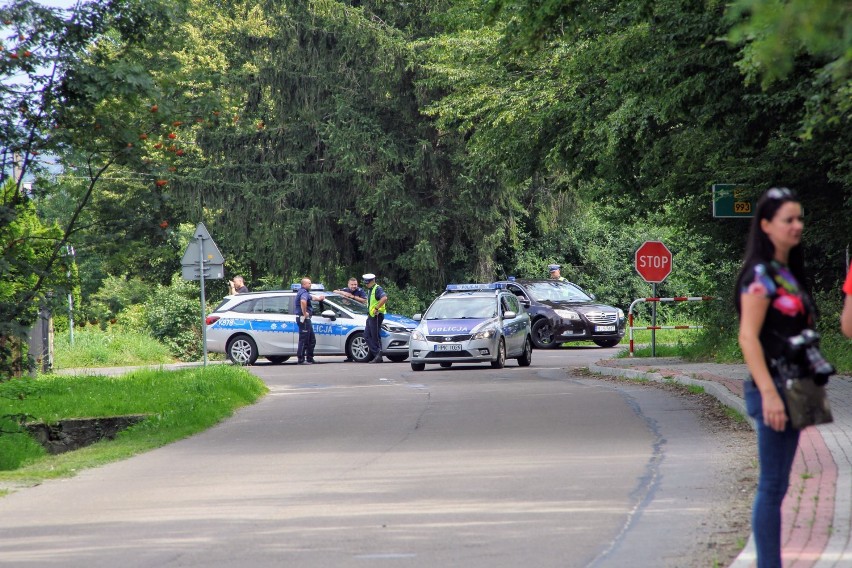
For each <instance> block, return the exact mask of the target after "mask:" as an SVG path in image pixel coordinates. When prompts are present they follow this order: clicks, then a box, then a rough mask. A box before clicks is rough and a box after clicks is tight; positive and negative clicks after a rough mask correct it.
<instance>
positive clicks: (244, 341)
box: [228, 335, 257, 365]
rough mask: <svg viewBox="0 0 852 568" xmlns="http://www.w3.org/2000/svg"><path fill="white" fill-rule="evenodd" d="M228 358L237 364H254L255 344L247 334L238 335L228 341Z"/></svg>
mask: <svg viewBox="0 0 852 568" xmlns="http://www.w3.org/2000/svg"><path fill="white" fill-rule="evenodd" d="M228 359H230V360H231V361H233V362H234V363H236V364H237V365H254V362H255V361H257V344H256V343H255V342H254V339H252V338H251V337H249V336H248V335H238V336H236V337H233V338H231V340H230V341H229V342H228Z"/></svg>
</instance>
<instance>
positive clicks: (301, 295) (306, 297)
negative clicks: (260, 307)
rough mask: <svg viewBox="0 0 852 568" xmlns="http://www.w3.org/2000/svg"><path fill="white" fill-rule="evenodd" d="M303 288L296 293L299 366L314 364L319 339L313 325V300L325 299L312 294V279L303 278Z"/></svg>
mask: <svg viewBox="0 0 852 568" xmlns="http://www.w3.org/2000/svg"><path fill="white" fill-rule="evenodd" d="M301 284H302V287H301V288H299V291H298V292H296V310H295V311H296V324H297V325H298V326H299V345H298V346H297V348H296V362H297V363H298V364H299V365H304V364H307V365H313V364H314V362H315V361H314V347H316V344H317V337H316V334H314V326H313V325H312V324H311V316H313V315H314V308H313V304H312V303H311V301H312V300H317V301H319V302H321V301H322V300H324V299H325V296H323V295H313V294H311V279H310V278H302V282H301Z"/></svg>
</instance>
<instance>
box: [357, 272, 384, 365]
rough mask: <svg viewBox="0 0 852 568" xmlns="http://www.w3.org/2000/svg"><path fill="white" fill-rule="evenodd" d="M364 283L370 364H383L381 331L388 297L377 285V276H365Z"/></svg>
mask: <svg viewBox="0 0 852 568" xmlns="http://www.w3.org/2000/svg"><path fill="white" fill-rule="evenodd" d="M361 278H362V280H363V281H364V286H366V287H367V310H368V312H369V316H367V328H366V329H365V330H364V339H366V340H367V346H368V347H369V348H370V356H371V359H370V363H381V362H382V338H381V335H379V330H380V329H381V328H382V321H383V320H384V319H385V311H386V309H385V304H387V302H388V295H387V294H385V291H384V290H382V287H381V286H378V285H377V284H376V275H375V274H365V275H364V276H362V277H361Z"/></svg>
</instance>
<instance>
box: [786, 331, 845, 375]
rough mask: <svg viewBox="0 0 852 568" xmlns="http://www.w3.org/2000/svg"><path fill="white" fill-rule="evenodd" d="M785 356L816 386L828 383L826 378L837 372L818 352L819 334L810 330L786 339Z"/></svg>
mask: <svg viewBox="0 0 852 568" xmlns="http://www.w3.org/2000/svg"><path fill="white" fill-rule="evenodd" d="M787 356H788V358H789V360H790V362H792V363H795V364H797V365H798V366H799V368H800V369H801V370H802V371H804V372H803V373H802V375H803V376H812V377H813V378H814V382H815V383H816V384H818V385H824V384H825V383H827V382H828V377H830V376H831V375H833V374H835V373H836V372H837V370H836V369H835V368H834V365H832V364H831V363H829V362H828V361H827V360H826V358H825V357H823V355H822V352H821V351H820V350H819V334H818V333H817V332H815V331H814V330H812V329H804V330H802V332H801V333H800V334H799V335H794V336H793V337H790V338H788V339H787Z"/></svg>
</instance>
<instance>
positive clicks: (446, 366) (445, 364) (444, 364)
mask: <svg viewBox="0 0 852 568" xmlns="http://www.w3.org/2000/svg"><path fill="white" fill-rule="evenodd" d="M441 366H442V367H443V368H445V369H449V368H450V367H452V366H453V364H452V363H441Z"/></svg>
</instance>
